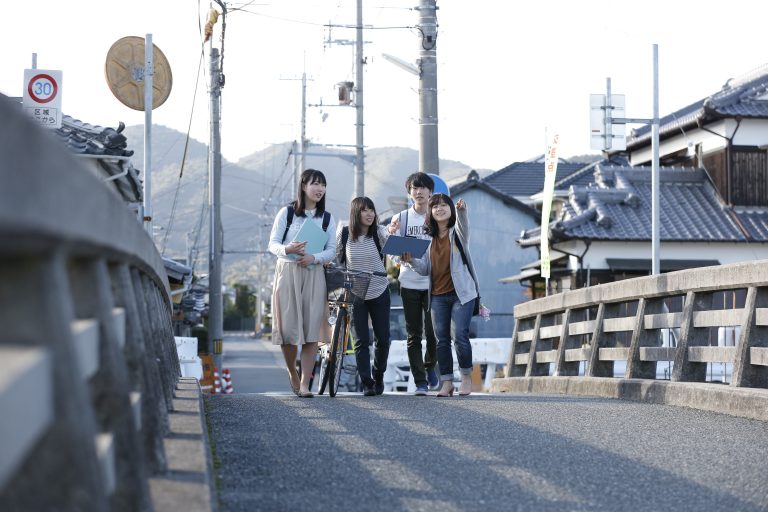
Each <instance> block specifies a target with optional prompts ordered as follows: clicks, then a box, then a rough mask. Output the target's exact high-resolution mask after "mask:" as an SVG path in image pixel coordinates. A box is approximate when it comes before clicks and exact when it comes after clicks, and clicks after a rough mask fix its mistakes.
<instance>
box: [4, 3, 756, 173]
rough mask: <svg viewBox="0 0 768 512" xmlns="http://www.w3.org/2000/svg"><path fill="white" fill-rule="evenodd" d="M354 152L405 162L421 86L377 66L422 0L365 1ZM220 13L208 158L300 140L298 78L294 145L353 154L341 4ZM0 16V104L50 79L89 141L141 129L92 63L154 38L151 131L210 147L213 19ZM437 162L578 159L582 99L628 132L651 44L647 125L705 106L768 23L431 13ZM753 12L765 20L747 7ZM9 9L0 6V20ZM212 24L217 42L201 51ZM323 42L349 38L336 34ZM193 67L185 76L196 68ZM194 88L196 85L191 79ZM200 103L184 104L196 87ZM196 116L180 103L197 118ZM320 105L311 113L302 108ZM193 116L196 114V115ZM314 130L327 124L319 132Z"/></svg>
mask: <svg viewBox="0 0 768 512" xmlns="http://www.w3.org/2000/svg"><path fill="white" fill-rule="evenodd" d="M363 3H364V12H363V22H364V24H365V25H367V26H370V27H371V28H370V29H366V31H365V34H364V39H365V40H366V41H369V43H367V44H366V45H365V48H364V52H365V55H366V60H367V64H366V65H365V76H364V81H363V89H364V100H365V105H364V112H365V145H366V146H367V147H385V146H403V147H410V148H414V149H418V147H419V127H418V94H417V89H418V79H417V77H415V76H413V75H411V74H408V73H406V72H405V71H403V70H401V69H400V68H398V67H396V66H394V65H392V64H391V63H389V62H387V61H386V60H385V59H383V58H382V56H381V55H382V53H388V54H391V55H394V56H396V57H399V58H401V59H403V60H405V61H409V62H414V61H415V60H416V59H417V57H418V48H419V38H418V37H417V36H416V33H415V31H414V29H413V27H414V25H416V23H417V22H418V14H417V13H416V11H414V10H413V9H412V8H413V7H415V6H416V5H417V4H418V0H410V1H407V0H364V2H363ZM244 4H245V3H244V2H236V3H232V4H227V5H228V6H229V9H230V10H231V13H230V15H229V16H228V18H227V29H226V38H225V42H224V73H225V75H226V85H225V87H224V89H223V90H222V151H223V154H224V157H225V158H226V159H228V160H237V159H239V158H241V157H243V156H245V155H248V154H250V153H252V152H254V151H256V150H259V149H263V148H264V147H266V146H268V145H269V144H272V143H278V142H284V141H287V140H294V139H298V138H299V136H300V128H301V126H300V125H301V81H300V78H301V75H302V72H306V73H307V77H308V82H307V83H308V86H307V103H308V104H310V106H309V107H308V108H307V137H308V138H310V139H311V140H312V142H315V143H324V144H348V145H352V144H354V143H355V126H354V123H355V112H354V109H353V108H350V107H338V106H331V105H335V104H336V92H335V89H334V84H336V83H337V82H341V81H347V80H348V81H355V71H354V45H344V44H337V43H334V44H330V45H328V44H325V40H326V39H328V37H329V30H328V28H327V27H325V26H324V25H325V24H328V23H331V24H338V25H344V24H350V25H353V24H354V23H355V20H356V14H355V8H356V7H355V6H356V2H355V1H354V0H336V1H332V0H279V1H278V0H273V1H272V2H270V1H269V0H264V1H262V2H253V3H250V4H249V5H248V6H247V7H245V9H246V11H242V10H240V11H238V10H236V8H237V7H240V6H243V5H244ZM19 5H20V6H21V7H19V10H17V11H13V12H11V11H10V10H9V9H6V11H8V12H7V13H6V14H7V16H6V18H7V19H6V23H5V24H4V27H3V30H0V45H1V47H2V48H3V51H2V54H3V71H2V73H0V92H2V93H3V94H6V95H9V96H21V94H22V87H23V72H24V69H25V68H29V67H31V62H32V53H37V59H38V60H37V62H38V68H39V69H54V70H62V71H63V73H64V75H63V86H62V101H63V111H64V113H65V114H68V115H71V116H73V117H75V118H78V119H81V120H83V121H85V122H89V123H92V124H98V125H102V126H117V124H118V121H124V122H125V123H126V124H128V125H132V124H142V123H143V122H144V114H143V113H142V112H137V111H133V110H130V109H129V108H127V107H125V106H123V105H122V104H121V103H120V102H119V101H118V100H117V99H116V98H115V97H114V96H113V95H112V94H111V92H110V90H109V88H108V86H107V83H106V81H105V78H104V63H105V59H106V55H107V51H108V50H109V48H110V46H111V45H112V43H114V42H115V41H116V40H118V39H120V38H121V37H124V36H129V35H133V36H140V37H144V36H145V35H146V34H147V33H151V34H152V36H153V40H154V43H155V44H156V45H157V46H158V47H159V48H160V49H161V50H162V51H163V53H164V54H165V56H166V57H167V58H168V61H169V62H170V65H171V68H172V72H173V87H172V91H171V95H170V97H169V99H168V101H167V102H166V103H165V104H164V105H162V106H161V107H159V108H158V109H157V110H155V111H154V113H153V122H154V123H155V124H160V125H165V126H169V127H171V128H175V129H177V130H179V131H182V132H186V130H187V127H188V126H189V124H190V118H191V119H192V121H191V122H192V136H193V137H194V138H196V139H198V140H200V141H202V142H207V141H208V136H209V135H208V133H209V129H208V121H209V115H208V109H209V105H208V100H207V82H208V77H207V75H208V66H207V54H208V45H205V46H202V45H201V36H200V26H201V25H202V24H203V23H204V22H205V13H206V12H207V10H208V8H209V5H208V4H206V3H198V2H196V1H191V0H159V1H158V0H153V1H149V0H130V1H124V2H104V1H103V0H99V1H96V0H79V1H78V0H73V1H69V2H63V1H61V0H38V1H37V2H32V3H28V4H27V3H25V4H23V6H22V4H19ZM437 5H438V7H439V10H438V15H437V18H438V24H439V29H438V40H437V41H438V42H437V58H438V89H439V90H438V110H439V137H440V139H439V150H440V157H441V158H447V159H451V160H458V161H461V162H463V163H465V164H467V165H469V166H471V167H474V168H478V169H494V170H495V169H499V168H502V167H504V166H506V165H509V164H510V163H512V162H515V161H520V160H526V159H529V158H531V157H534V156H536V155H538V154H541V153H543V152H544V147H545V133H547V131H548V132H549V133H550V135H551V134H552V133H554V132H557V133H559V134H560V155H561V156H564V157H567V156H571V155H575V154H584V153H593V152H594V151H592V150H590V148H589V94H590V93H604V92H605V87H606V78H607V77H611V83H612V92H613V93H614V94H624V95H625V96H626V105H627V107H626V116H627V117H631V118H649V117H651V115H652V98H653V96H652V92H653V91H652V84H653V44H654V43H655V44H658V45H659V83H660V113H661V115H665V114H668V113H670V112H671V111H674V110H677V109H679V108H682V107H684V106H686V105H688V104H690V103H692V102H694V101H697V100H700V99H702V98H704V97H706V96H708V95H710V94H713V93H715V92H716V91H718V90H719V89H720V88H721V87H722V85H723V84H724V83H725V82H726V80H727V79H728V78H731V77H736V76H740V75H742V74H744V73H747V72H749V71H751V70H753V69H755V68H757V67H759V66H762V65H764V64H765V63H766V62H768V52H766V51H765V48H766V44H765V36H764V34H765V26H764V25H765V20H766V18H767V17H766V14H768V7H766V6H765V5H764V4H760V3H759V2H757V3H755V2H747V1H741V0H732V1H730V2H728V3H727V4H718V7H717V9H714V8H712V7H709V6H708V4H704V3H701V1H700V0H697V1H688V0H675V1H668V0H667V1H657V0H646V1H645V2H641V3H639V2H617V1H597V0H583V1H580V2H575V1H572V0H570V1H568V0H550V1H549V2H537V3H535V4H533V3H528V2H526V3H519V2H512V1H509V0H474V1H468V0H438V2H437ZM761 6H762V7H761ZM6 7H9V6H6ZM220 30H221V23H219V25H218V26H217V27H216V32H215V41H214V44H215V45H216V46H217V47H220V46H221V41H220V39H219V35H220ZM330 38H331V39H333V40H349V41H353V40H354V39H355V31H354V30H353V29H344V28H334V29H332V31H331V33H330ZM202 51H204V52H205V55H206V61H205V62H204V63H203V65H202V70H203V74H201V75H198V66H199V64H200V55H201V52H202ZM198 76H200V78H199V80H198ZM196 87H197V88H198V89H197V95H196V96H195V88H196ZM193 100H194V102H193ZM320 103H323V104H324V105H326V106H325V107H322V108H321V107H319V106H314V105H318V104H320ZM193 107H194V110H193ZM324 114H327V117H326V120H325V121H322V119H323V117H325V116H324Z"/></svg>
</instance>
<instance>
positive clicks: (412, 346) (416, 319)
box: [400, 288, 437, 386]
mask: <svg viewBox="0 0 768 512" xmlns="http://www.w3.org/2000/svg"><path fill="white" fill-rule="evenodd" d="M400 296H401V297H402V298H403V315H404V316H405V332H406V333H407V335H408V342H407V347H408V364H409V365H410V367H411V375H413V382H414V384H416V386H419V385H426V384H427V370H429V369H432V368H434V367H435V364H436V363H437V338H436V337H435V331H434V329H432V318H431V316H430V314H429V311H427V305H428V303H429V292H428V291H427V290H412V289H410V288H400ZM425 334H426V336H424V335H425ZM422 337H426V340H427V351H426V353H425V354H424V356H423V358H422V355H421V340H422Z"/></svg>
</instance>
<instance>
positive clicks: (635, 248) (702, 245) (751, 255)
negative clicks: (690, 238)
mask: <svg viewBox="0 0 768 512" xmlns="http://www.w3.org/2000/svg"><path fill="white" fill-rule="evenodd" d="M574 252H577V251H574ZM581 252H583V249H581V251H578V254H581ZM606 258H627V259H629V258H634V259H650V258H651V244H650V243H649V242H593V243H592V245H591V247H590V248H589V251H587V253H586V255H585V256H584V262H583V265H584V268H585V269H586V268H587V267H589V268H591V269H592V270H596V269H608V263H607V262H606ZM659 258H660V259H663V260H668V259H673V260H682V259H687V260H718V261H719V262H720V263H721V264H726V263H738V262H742V261H753V260H764V259H768V244H761V243H750V244H747V243H739V244H734V243H723V242H668V243H662V244H661V245H660V247H659ZM570 265H571V267H570V268H572V269H574V270H575V269H578V261H577V260H576V258H571V261H570Z"/></svg>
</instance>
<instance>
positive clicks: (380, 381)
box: [373, 375, 384, 395]
mask: <svg viewBox="0 0 768 512" xmlns="http://www.w3.org/2000/svg"><path fill="white" fill-rule="evenodd" d="M373 389H374V391H375V392H376V394H377V395H381V394H383V393H384V376H383V375H380V376H378V377H374V378H373Z"/></svg>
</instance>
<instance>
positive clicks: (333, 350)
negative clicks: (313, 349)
mask: <svg viewBox="0 0 768 512" xmlns="http://www.w3.org/2000/svg"><path fill="white" fill-rule="evenodd" d="M337 270H338V271H339V272H341V273H342V274H343V275H344V291H343V292H342V294H341V297H339V298H337V299H334V300H329V301H328V306H329V318H328V321H329V323H331V325H333V326H334V327H333V337H332V338H331V343H330V346H329V345H325V346H323V347H321V353H320V384H319V388H318V394H321V395H322V394H323V393H324V392H325V388H326V385H327V386H328V394H329V395H330V396H332V397H334V396H336V392H337V391H338V387H339V379H340V377H341V373H342V369H343V364H344V354H345V352H346V350H347V347H348V345H349V339H350V336H351V334H352V333H351V325H352V312H353V309H354V305H353V300H354V297H353V296H354V293H353V289H354V284H355V278H356V277H357V278H367V279H368V280H370V277H371V276H372V275H386V274H385V273H381V272H367V271H363V270H346V269H337ZM364 288H365V290H367V288H368V283H367V282H365V285H364ZM358 293H361V295H363V296H365V291H363V290H358Z"/></svg>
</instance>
